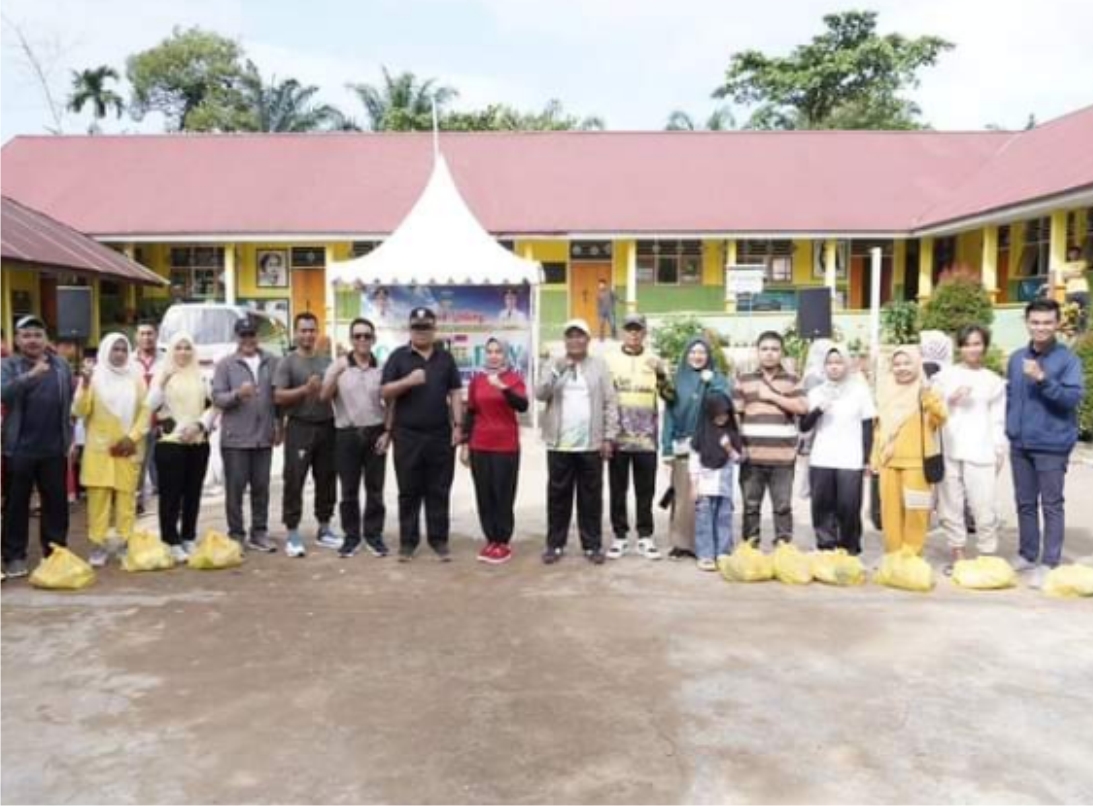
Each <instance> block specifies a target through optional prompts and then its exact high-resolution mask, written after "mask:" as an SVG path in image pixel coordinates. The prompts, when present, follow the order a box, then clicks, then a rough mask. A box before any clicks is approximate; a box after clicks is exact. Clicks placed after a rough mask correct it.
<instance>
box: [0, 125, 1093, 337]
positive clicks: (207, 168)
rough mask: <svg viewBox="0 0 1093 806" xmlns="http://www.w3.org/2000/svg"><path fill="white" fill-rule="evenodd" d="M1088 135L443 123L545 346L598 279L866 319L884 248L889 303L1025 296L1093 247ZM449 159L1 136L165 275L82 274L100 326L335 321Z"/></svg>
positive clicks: (289, 143)
mask: <svg viewBox="0 0 1093 806" xmlns="http://www.w3.org/2000/svg"><path fill="white" fill-rule="evenodd" d="M1090 143H1093V107H1088V108H1085V109H1081V110H1079V111H1076V112H1073V113H1071V114H1069V115H1066V116H1064V117H1061V118H1058V119H1056V120H1053V121H1050V122H1047V123H1044V124H1042V125H1040V126H1037V127H1035V128H1033V129H1031V130H1028V131H1022V132H997V131H977V132H938V131H913V132H877V131H804V132H767V131H762V132H760V131H738V132H536V133H459V134H456V133H452V134H442V135H441V137H440V144H441V149H442V151H443V152H444V154H445V157H446V159H447V161H448V164H449V165H450V167H451V169H452V173H453V175H454V178H455V181H456V184H457V185H458V187H459V189H460V191H461V193H462V194H463V195H464V197H465V199H466V201H467V202H468V204H469V206H470V208H471V209H472V210H473V211H474V213H475V215H476V216H477V217H478V219H479V220H480V221H481V222H482V224H483V225H484V226H485V227H486V228H487V229H488V230H489V231H490V232H491V233H492V234H494V235H495V236H496V237H497V238H498V239H499V240H500V241H501V242H502V243H504V244H505V245H507V246H509V247H510V248H512V249H513V250H515V251H516V252H517V253H518V254H520V255H522V256H524V257H528V258H532V259H535V260H538V261H540V262H541V263H542V265H543V270H544V284H543V286H542V294H541V312H540V320H541V324H542V326H543V330H544V334H545V335H547V336H548V337H549V336H550V335H552V334H553V333H554V332H556V330H557V328H558V326H559V325H560V323H561V322H563V321H564V320H565V319H566V318H568V317H570V316H584V317H587V318H588V319H589V320H590V321H594V320H595V290H596V285H597V281H598V280H599V279H601V278H602V279H605V280H607V281H608V282H609V283H610V284H612V285H613V286H614V287H615V288H616V291H617V294H618V297H619V299H620V301H622V303H623V304H625V306H627V307H629V308H636V309H638V310H641V311H642V312H644V313H647V314H653V315H656V314H665V313H677V312H678V313H686V312H691V313H696V314H699V315H706V316H711V317H718V318H722V317H726V316H729V317H733V316H736V317H742V316H747V317H757V318H760V319H761V318H762V317H764V316H771V317H773V318H775V319H776V318H777V317H778V316H782V317H783V318H785V316H786V314H787V313H790V312H792V311H793V310H794V309H795V307H796V304H797V294H798V292H799V291H800V290H801V289H803V288H809V287H817V286H828V287H830V288H832V289H833V291H834V294H835V299H836V300H837V304H836V308H837V309H839V310H841V314H840V315H846V316H853V315H855V312H860V311H862V309H864V308H866V307H867V306H868V304H869V299H870V271H869V250H870V249H871V248H872V247H875V246H879V247H880V248H881V249H882V255H883V258H882V279H881V289H880V297H881V300H882V301H888V300H894V299H918V300H922V299H924V298H927V297H928V296H929V295H930V293H931V290H932V289H933V288H934V286H935V284H936V283H937V280H938V276H939V274H940V273H941V272H942V271H943V270H944V269H946V268H948V267H951V266H955V265H961V266H965V267H968V268H970V269H972V270H973V271H976V272H978V273H979V276H980V277H981V278H982V281H983V284H984V286H985V287H986V288H987V289H988V290H989V291H990V293H991V294H992V296H993V297H994V298H995V300H996V302H997V304H998V305H999V307H1000V308H1002V309H1006V308H1007V307H1009V308H1014V309H1016V307H1017V306H1018V305H1019V304H1020V303H1022V302H1023V301H1025V300H1027V299H1029V298H1030V297H1031V296H1032V295H1034V294H1035V293H1036V292H1037V290H1038V289H1039V288H1040V287H1041V286H1042V285H1043V284H1044V283H1045V282H1053V279H1052V278H1053V277H1055V275H1054V274H1053V272H1057V271H1059V270H1060V269H1061V268H1062V267H1063V266H1064V264H1066V263H1067V261H1068V251H1069V249H1070V248H1072V247H1076V248H1078V249H1079V250H1080V253H1081V258H1082V259H1084V260H1085V262H1086V266H1088V265H1089V264H1090V262H1091V260H1090V259H1091V258H1093V149H1091V148H1090ZM431 165H432V135H431V134H419V133H402V134H367V133H366V134H359V133H330V134H269V135H256V134H230V135H195V134H175V135H126V136H60V137H58V136H40V137H39V136H33V137H16V138H14V139H13V140H11V141H10V142H8V143H7V144H6V145H5V146H4V147H3V150H2V168H3V171H2V188H3V195H4V196H5V197H9V198H10V199H12V200H14V201H16V202H18V203H19V204H20V205H23V206H25V207H27V208H30V209H31V210H34V211H37V212H38V213H40V214H43V215H45V216H47V217H50V218H52V219H55V220H57V221H58V222H63V224H65V225H68V226H69V227H72V228H74V229H76V230H78V231H79V232H81V233H85V234H87V235H89V236H90V237H92V238H94V239H95V240H97V241H99V242H100V243H102V244H106V245H109V246H110V247H113V248H114V249H116V250H118V251H120V252H122V253H124V255H126V256H128V257H129V258H131V259H132V260H133V261H135V262H136V263H138V264H141V265H143V266H145V267H147V268H148V269H149V270H150V271H151V272H154V273H155V274H156V275H158V276H159V277H160V278H162V279H163V280H165V281H167V283H166V284H164V285H147V284H143V283H142V282H139V281H137V280H124V279H119V280H117V281H115V280H110V281H109V282H105V281H102V280H99V281H96V280H95V279H94V278H93V277H90V276H86V275H85V276H83V277H80V276H74V277H73V278H71V279H72V281H73V282H77V283H80V282H86V283H90V284H93V285H94V286H95V289H94V290H95V294H96V298H97V300H98V301H97V303H96V311H97V315H98V317H99V321H98V322H97V323H96V325H97V327H98V329H99V330H100V331H102V330H104V329H106V328H109V327H113V326H115V325H117V324H120V323H121V322H122V321H125V320H126V318H130V319H131V318H132V317H133V316H155V315H157V314H159V313H161V312H162V311H163V310H164V309H165V308H166V307H167V306H168V305H169V304H170V303H171V302H172V301H173V300H175V299H188V300H218V301H226V302H237V303H244V302H245V303H250V302H255V303H258V304H263V305H270V306H272V307H278V306H279V309H280V310H282V311H284V310H286V309H287V310H288V311H289V314H290V316H291V315H295V314H296V313H298V312H300V311H303V310H310V311H312V312H315V313H317V314H318V315H319V316H320V317H323V315H324V313H325V310H324V308H325V298H324V289H325V282H326V266H327V265H328V264H330V263H331V262H332V261H335V260H345V259H347V258H349V257H351V256H354V255H360V254H364V253H366V252H368V251H369V250H371V249H374V248H375V247H376V245H377V244H379V243H380V242H382V240H383V239H384V238H385V237H386V236H387V235H388V234H389V233H391V232H392V231H393V230H394V229H395V228H396V227H397V226H398V224H399V222H400V221H401V219H402V218H403V216H405V214H406V213H407V212H408V210H409V209H410V207H411V205H412V204H413V203H414V201H415V200H416V198H417V196H418V195H419V194H420V192H421V190H422V188H423V187H424V185H425V182H426V180H427V178H428V176H429V172H430V169H431ZM739 265H761V266H762V267H763V270H764V276H765V283H764V289H763V293H762V294H759V295H755V296H751V297H746V298H741V299H736V298H735V297H734V296H733V294H732V292H731V285H730V284H729V281H728V278H729V276H730V274H731V271H732V269H731V267H733V266H739ZM727 267H729V268H727ZM3 280H4V283H3V312H4V322H5V324H6V325H9V326H10V322H11V319H12V316H13V315H14V314H16V313H22V312H24V311H23V310H22V308H26V307H28V306H29V307H30V308H31V309H32V311H33V312H36V313H46V314H47V315H48V304H47V298H48V295H49V282H50V281H49V278H48V277H46V276H42V275H40V274H36V273H35V272H34V270H33V269H31V268H28V267H27V266H25V265H20V264H17V263H10V262H9V261H8V260H7V258H6V257H5V260H4V263H3ZM351 299H352V295H348V296H347V300H351ZM339 304H340V303H339ZM17 309H18V310H17ZM9 332H10V331H9ZM96 335H97V333H96Z"/></svg>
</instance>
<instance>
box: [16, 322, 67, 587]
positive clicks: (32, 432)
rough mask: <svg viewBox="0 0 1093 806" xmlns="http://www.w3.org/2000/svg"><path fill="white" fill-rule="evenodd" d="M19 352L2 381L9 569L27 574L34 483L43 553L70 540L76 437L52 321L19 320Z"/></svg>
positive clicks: (17, 323)
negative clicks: (50, 347)
mask: <svg viewBox="0 0 1093 806" xmlns="http://www.w3.org/2000/svg"><path fill="white" fill-rule="evenodd" d="M15 339H16V344H18V346H19V354H18V355H13V356H11V357H10V358H5V359H4V363H3V373H2V375H3V378H2V382H0V387H2V394H3V401H4V405H5V406H7V407H8V411H7V415H6V416H5V417H4V435H3V451H4V457H5V459H6V460H7V461H6V466H5V468H4V470H5V473H6V474H7V476H8V478H6V479H5V481H4V484H5V486H6V487H7V499H6V503H5V507H4V523H3V526H4V540H3V554H4V573H5V574H6V575H7V576H9V577H21V576H26V575H27V541H28V538H29V534H28V532H29V527H30V498H31V493H32V492H33V491H34V488H35V487H37V488H38V496H39V498H40V499H41V502H42V521H41V541H42V556H43V557H44V556H48V555H49V552H50V544H51V543H56V544H57V545H59V546H63V545H65V544H66V543H67V541H68V496H67V495H66V492H65V481H66V479H65V473H66V470H67V469H68V459H67V457H68V448H69V445H70V444H71V442H72V427H71V418H70V412H71V410H72V371H71V369H69V366H68V364H67V363H66V362H65V361H63V360H61V359H60V358H57V357H56V356H53V355H50V354H49V352H48V351H47V350H46V326H45V323H44V322H43V321H42V320H41V319H39V318H38V317H37V316H24V317H22V318H21V319H19V321H18V322H16V323H15Z"/></svg>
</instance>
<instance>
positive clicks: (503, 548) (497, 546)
mask: <svg viewBox="0 0 1093 806" xmlns="http://www.w3.org/2000/svg"><path fill="white" fill-rule="evenodd" d="M511 559H512V549H510V548H509V547H508V546H507V545H506V544H505V543H494V549H493V560H492V562H493V564H494V565H501V563H507V562H508V561H509V560H511Z"/></svg>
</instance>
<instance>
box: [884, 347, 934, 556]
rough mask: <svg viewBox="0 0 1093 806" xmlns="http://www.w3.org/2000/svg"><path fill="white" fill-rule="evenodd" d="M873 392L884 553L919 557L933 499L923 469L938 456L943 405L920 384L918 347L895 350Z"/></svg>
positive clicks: (924, 542)
mask: <svg viewBox="0 0 1093 806" xmlns="http://www.w3.org/2000/svg"><path fill="white" fill-rule="evenodd" d="M889 369H890V371H889V372H886V373H884V374H883V375H882V376H881V378H880V382H879V385H878V390H877V413H878V420H877V427H876V436H875V438H874V440H873V454H872V458H871V460H870V467H871V469H872V471H873V473H875V474H879V476H880V505H881V521H882V522H883V525H884V550H885V552H893V551H898V550H899V549H900V548H902V547H903V546H909V547H910V548H912V549H914V550H915V552H917V553H919V554H921V553H922V549H923V547H924V546H925V544H926V531H927V529H928V528H929V525H930V508H931V506H932V503H933V496H932V495H931V491H930V484H929V482H927V481H926V475H925V471H924V467H925V462H926V457H927V456H932V455H936V454H937V442H936V440H937V432H938V430H939V429H940V428H941V426H943V425H944V424H945V420H946V419H948V412H947V410H946V408H945V403H944V402H943V401H942V399H941V397H940V396H939V395H938V394H937V392H935V391H933V390H932V389H929V388H927V387H926V386H925V384H924V383H923V373H922V360H921V357H920V354H919V351H918V348H917V347H908V346H904V347H897V348H896V350H895V352H894V353H893V354H892V359H891V364H890V368H889Z"/></svg>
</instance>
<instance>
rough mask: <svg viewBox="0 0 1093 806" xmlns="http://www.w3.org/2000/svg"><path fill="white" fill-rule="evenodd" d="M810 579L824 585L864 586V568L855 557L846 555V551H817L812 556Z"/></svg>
mask: <svg viewBox="0 0 1093 806" xmlns="http://www.w3.org/2000/svg"><path fill="white" fill-rule="evenodd" d="M812 578H813V579H815V580H816V581H817V582H823V583H824V584H825V585H839V586H841V587H849V586H851V585H864V584H865V566H864V565H862V561H861V560H859V559H858V558H857V557H852V556H851V555H849V554H847V553H846V549H835V550H834V551H817V552H816V553H815V554H813V555H812Z"/></svg>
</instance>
